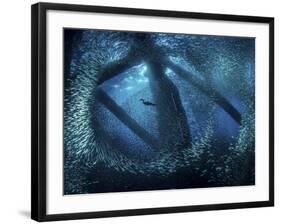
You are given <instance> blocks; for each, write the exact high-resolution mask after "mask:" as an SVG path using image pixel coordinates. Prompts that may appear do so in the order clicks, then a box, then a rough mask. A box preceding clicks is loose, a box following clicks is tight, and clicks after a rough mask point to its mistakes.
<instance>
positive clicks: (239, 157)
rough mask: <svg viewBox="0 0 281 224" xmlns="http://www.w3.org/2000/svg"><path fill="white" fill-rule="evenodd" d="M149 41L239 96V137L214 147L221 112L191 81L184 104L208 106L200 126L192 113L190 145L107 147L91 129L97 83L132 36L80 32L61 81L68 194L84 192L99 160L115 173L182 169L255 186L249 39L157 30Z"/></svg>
mask: <svg viewBox="0 0 281 224" xmlns="http://www.w3.org/2000/svg"><path fill="white" fill-rule="evenodd" d="M153 38H154V41H155V44H157V45H158V46H160V47H161V48H163V49H164V52H165V54H166V55H167V57H168V56H169V57H170V58H171V60H173V61H174V62H175V63H179V64H181V65H182V66H185V69H189V70H190V71H191V72H192V73H193V74H195V75H196V74H197V75H198V76H199V77H200V76H202V78H204V79H206V80H208V81H209V82H210V83H211V84H212V85H213V88H216V89H217V90H218V91H220V92H221V93H228V94H229V95H230V96H232V95H234V96H238V98H239V99H240V101H241V105H240V107H241V108H242V109H241V111H243V112H242V113H241V114H242V122H241V125H240V126H239V130H238V134H237V135H235V136H234V137H233V139H232V141H231V142H230V143H229V144H228V146H227V148H226V149H224V151H223V153H221V152H220V153H217V152H216V151H214V149H215V146H214V142H215V141H216V140H217V138H218V137H217V135H216V134H215V132H216V130H215V129H216V126H215V123H216V119H217V117H215V115H214V114H215V113H216V111H217V110H219V109H218V108H217V105H215V104H214V103H213V102H209V101H210V100H208V98H206V97H205V98H204V96H202V97H200V94H201V95H202V93H200V91H196V90H195V89H192V88H193V87H191V86H190V88H189V90H187V91H190V98H189V99H188V100H187V101H189V102H186V104H188V105H191V107H192V108H191V109H189V110H190V112H189V113H192V111H193V113H195V112H196V111H200V109H201V110H202V108H203V107H206V109H207V110H208V111H205V112H204V111H201V112H202V113H205V120H204V121H202V122H201V123H202V124H203V126H202V125H201V126H202V127H198V126H199V125H198V122H197V120H196V118H194V117H192V118H190V121H191V128H193V129H194V130H195V129H196V130H197V131H196V132H195V131H194V133H195V134H194V138H193V140H192V143H191V146H189V147H184V146H182V147H181V148H180V150H175V149H174V148H164V149H162V150H160V151H158V152H157V153H151V154H149V156H148V157H143V158H139V157H134V156H131V155H130V154H128V153H125V152H122V151H120V150H114V149H112V146H111V145H110V144H109V143H108V141H106V139H105V138H102V137H101V136H100V135H101V134H100V133H99V131H97V130H99V125H100V124H98V122H97V121H98V120H99V119H100V118H99V117H98V116H97V113H93V111H94V109H93V108H94V107H95V105H96V103H97V102H96V97H95V96H96V90H97V80H98V79H99V74H100V71H101V70H102V69H103V66H105V65H107V64H108V63H110V62H114V61H117V60H119V59H122V58H124V57H126V55H127V54H128V51H129V49H130V46H131V44H132V41H133V37H132V36H131V34H127V35H125V34H123V33H121V32H96V31H84V32H83V33H82V35H81V37H80V39H79V40H76V44H77V45H79V47H76V48H74V49H73V52H72V58H71V63H70V69H69V75H68V76H67V79H66V80H65V86H66V87H65V93H64V95H65V98H64V153H65V157H64V158H65V160H64V175H65V180H64V181H65V192H66V193H85V186H87V185H90V184H92V183H91V181H90V180H89V178H86V177H85V176H86V175H85V174H87V175H88V174H90V173H91V171H92V170H94V169H95V167H96V166H98V165H100V164H102V165H103V166H105V167H108V168H112V169H114V170H115V171H117V172H128V173H131V174H142V175H146V176H150V175H160V176H168V175H170V174H172V173H175V172H177V171H178V170H179V169H182V168H184V169H185V170H186V172H190V175H193V176H197V177H198V178H200V177H201V178H207V179H208V180H207V181H208V182H209V183H220V184H218V185H243V184H247V183H254V172H255V171H254V159H255V151H254V149H255V145H254V144H255V111H254V108H255V104H254V90H253V89H254V71H253V66H252V64H253V62H252V60H253V58H254V55H249V53H247V52H249V50H248V49H250V48H251V47H252V46H251V44H249V43H248V42H247V40H246V39H245V41H244V42H243V40H242V41H241V40H240V41H237V40H236V39H235V38H223V37H213V38H210V37H207V39H206V37H205V36H193V35H168V34H159V35H154V36H153ZM74 43H75V42H74ZM78 43H79V44H78ZM173 57H174V59H173ZM182 61H184V62H182ZM205 74H206V75H205ZM173 75H174V76H175V74H172V73H171V76H173ZM245 77H246V78H245ZM186 85H188V84H186ZM185 87H186V86H185ZM183 88H184V87H183ZM194 92H196V93H194ZM192 94H194V95H192ZM198 96H199V97H198ZM200 98H201V99H200ZM200 100H201V101H202V102H200ZM207 101H208V102H207ZM196 125H197V126H196ZM175 147H177V146H175ZM218 151H219V150H218ZM244 170H247V172H246V173H245V172H243V171H244ZM249 179H250V181H249ZM86 193H87V192H86Z"/></svg>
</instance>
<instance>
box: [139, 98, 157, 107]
mask: <svg viewBox="0 0 281 224" xmlns="http://www.w3.org/2000/svg"><path fill="white" fill-rule="evenodd" d="M140 101H142V103H143V104H144V105H146V106H156V104H155V103H151V102H149V101H145V100H144V99H140Z"/></svg>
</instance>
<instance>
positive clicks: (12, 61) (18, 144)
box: [0, 0, 281, 224]
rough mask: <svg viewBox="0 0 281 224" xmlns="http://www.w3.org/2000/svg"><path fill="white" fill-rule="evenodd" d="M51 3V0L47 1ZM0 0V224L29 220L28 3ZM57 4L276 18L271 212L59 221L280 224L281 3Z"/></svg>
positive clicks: (125, 0)
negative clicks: (273, 187)
mask: <svg viewBox="0 0 281 224" xmlns="http://www.w3.org/2000/svg"><path fill="white" fill-rule="evenodd" d="M50 1H51V0H50ZM35 2H36V1H33V0H32V1H24V0H10V1H9V0H2V1H1V6H0V17H1V19H0V24H1V26H0V30H1V33H0V178H1V179H0V180H1V182H0V223H13V224H18V223H35V222H34V221H32V220H30V218H29V216H30V5H31V4H32V3H35ZM60 2H62V3H77V4H91V5H107V6H119V7H136V8H137V7H139V8H153V9H166V10H184V11H195V12H210V13H226V14H242V15H243V14H244V15H257V16H271V17H275V33H276V35H275V57H276V58H275V62H276V66H275V88H276V91H275V99H276V100H275V101H276V102H275V106H276V109H275V114H276V117H275V121H276V125H275V138H276V141H275V152H276V153H275V158H276V159H275V161H276V165H275V170H276V175H275V180H276V185H275V186H276V197H275V199H276V206H275V207H274V208H255V209H237V210H226V211H210V212H195V213H181V214H169V215H149V216H135V217H121V218H106V219H97V220H76V221H68V222H60V223H69V224H70V223H82V224H84V223H85V224H86V223H100V224H109V223H110V224H112V223H122V224H128V223H136V224H138V223H139V224H143V223H164V224H165V223H207V222H208V223H216V224H221V223H224V224H225V223H228V224H232V223H235V224H236V223H255V224H259V223H272V224H274V223H280V221H279V220H280V219H281V197H280V191H279V188H280V187H281V176H280V175H281V172H280V168H281V166H280V163H281V161H280V159H279V158H280V156H281V153H280V151H279V149H280V148H281V141H280V139H279V137H280V131H281V130H280V128H281V123H280V122H281V120H280V114H281V106H280V102H281V101H280V97H281V90H280V87H281V86H280V81H281V79H280V76H279V73H280V69H281V67H280V64H279V63H278V62H279V61H280V59H281V58H280V52H281V51H280V50H281V49H280V40H281V33H280V32H281V31H280V28H281V27H280V20H281V15H280V8H281V7H280V5H279V4H278V2H279V1H278V0H262V1H261V0H256V1H250V0H228V1H227V0H190V1H187V0H172V1H164V0H92V1H91V0H68V1H64V0H60Z"/></svg>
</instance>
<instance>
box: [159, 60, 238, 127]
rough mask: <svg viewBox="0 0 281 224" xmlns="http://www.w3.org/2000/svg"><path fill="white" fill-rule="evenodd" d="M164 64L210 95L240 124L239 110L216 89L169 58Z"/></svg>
mask: <svg viewBox="0 0 281 224" xmlns="http://www.w3.org/2000/svg"><path fill="white" fill-rule="evenodd" d="M164 63H165V65H166V66H167V67H168V68H170V69H171V70H173V71H174V72H175V74H177V75H178V76H180V77H181V78H182V79H184V80H186V81H187V82H189V83H190V84H192V85H193V86H194V87H196V88H197V89H198V90H199V91H201V92H202V93H204V94H205V95H207V96H208V97H210V98H211V99H212V100H213V101H214V102H215V103H216V104H218V105H219V106H220V107H221V108H222V109H224V110H225V111H226V112H227V113H228V114H229V115H230V116H231V117H232V118H233V119H234V120H235V121H236V122H237V123H238V124H241V114H240V112H239V111H238V110H237V109H236V108H235V107H234V106H233V105H232V104H231V103H230V102H229V101H228V99H226V98H225V97H224V96H223V95H221V94H220V93H219V92H218V91H217V90H215V89H213V88H210V87H208V85H207V84H206V83H205V82H203V81H201V80H199V79H196V78H195V77H194V76H193V75H192V74H191V73H190V72H188V71H186V70H185V69H183V68H181V67H180V66H178V65H176V64H175V63H173V62H171V61H170V60H169V59H167V60H165V61H164Z"/></svg>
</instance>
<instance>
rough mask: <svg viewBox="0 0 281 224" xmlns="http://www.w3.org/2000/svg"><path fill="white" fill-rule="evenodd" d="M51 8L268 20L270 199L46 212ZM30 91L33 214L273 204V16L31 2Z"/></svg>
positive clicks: (119, 212) (68, 216)
mask: <svg viewBox="0 0 281 224" xmlns="http://www.w3.org/2000/svg"><path fill="white" fill-rule="evenodd" d="M48 10H63V11H75V12H88V13H91V12H100V13H111V14H124V15H143V16H156V17H157V16H158V17H159V16H162V17H176V18H192V19H204V20H217V21H219V20H220V21H234V22H254V23H264V24H269V34H268V35H269V108H268V109H269V133H268V134H269V183H268V184H269V200H267V201H256V202H243V203H227V204H208V205H196V206H178V207H160V208H145V209H130V210H115V211H102V212H85V213H69V214H54V215H48V214H46V143H47V142H46V127H47V120H46V116H47V114H46V109H47V105H46V95H47V94H46V69H47V68H46V38H47V33H46V18H47V17H46V13H47V11H48ZM31 25H32V32H31V36H32V38H31V39H32V46H31V58H32V64H31V73H32V74H31V76H32V78H31V95H32V100H31V102H32V104H31V111H32V114H31V116H32V119H31V127H32V141H31V143H32V146H31V161H32V164H31V177H32V180H31V196H32V197H31V218H32V219H34V220H36V221H55V220H70V219H86V218H101V217H116V216H132V215H147V214H161V213H177V212H192V211H205V210H221V209H237V208H254V207H266V206H273V205H274V18H270V17H254V16H240V15H224V14H210V13H194V12H182V11H164V10H150V9H136V8H118V7H102V6H88V5H72V4H55V3H37V4H34V5H32V17H31Z"/></svg>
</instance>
